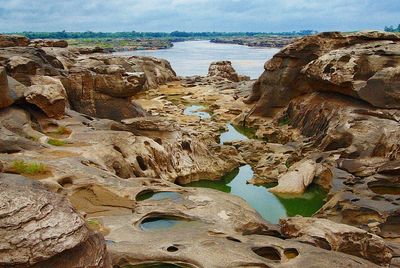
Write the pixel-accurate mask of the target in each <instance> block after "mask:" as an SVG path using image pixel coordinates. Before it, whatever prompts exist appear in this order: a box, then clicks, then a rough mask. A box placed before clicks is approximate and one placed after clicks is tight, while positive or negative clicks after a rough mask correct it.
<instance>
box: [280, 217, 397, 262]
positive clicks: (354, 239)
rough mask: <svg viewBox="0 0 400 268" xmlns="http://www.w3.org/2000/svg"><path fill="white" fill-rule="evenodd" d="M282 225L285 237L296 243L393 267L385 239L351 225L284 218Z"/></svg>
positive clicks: (311, 219)
mask: <svg viewBox="0 0 400 268" xmlns="http://www.w3.org/2000/svg"><path fill="white" fill-rule="evenodd" d="M280 225H281V232H282V234H283V235H284V236H285V237H287V238H295V240H296V241H301V242H304V243H307V244H312V245H315V246H318V247H321V248H325V249H328V250H334V251H340V252H344V253H347V254H350V255H355V256H359V257H362V258H365V259H367V260H370V261H372V262H374V263H377V264H379V265H388V264H390V260H391V258H392V252H391V250H390V249H389V247H388V246H387V245H386V244H385V241H384V240H383V239H382V238H380V237H379V236H377V235H374V234H371V233H368V232H366V231H364V230H362V229H358V228H355V227H352V226H349V225H345V224H338V223H334V222H332V221H329V220H325V219H317V218H303V217H294V218H288V219H283V220H281V222H280Z"/></svg>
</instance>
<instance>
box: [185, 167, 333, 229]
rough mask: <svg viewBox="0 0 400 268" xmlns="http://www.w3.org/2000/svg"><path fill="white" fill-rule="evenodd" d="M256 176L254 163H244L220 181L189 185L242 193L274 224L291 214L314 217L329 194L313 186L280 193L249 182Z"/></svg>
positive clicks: (245, 198) (240, 194) (243, 196)
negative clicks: (298, 191)
mask: <svg viewBox="0 0 400 268" xmlns="http://www.w3.org/2000/svg"><path fill="white" fill-rule="evenodd" d="M252 177H253V170H252V168H251V166H250V165H245V166H242V167H240V168H238V169H236V170H234V171H232V172H230V173H228V174H227V175H225V176H224V177H222V179H221V180H217V181H208V180H202V181H196V182H192V183H189V184H185V185H184V186H187V187H203V188H212V189H216V190H219V191H222V192H226V193H231V194H234V195H237V196H240V197H241V198H243V199H244V200H246V201H247V203H249V204H250V205H251V206H252V207H253V208H254V209H255V210H257V211H258V213H260V215H261V216H262V217H263V218H264V219H266V220H268V221H269V222H272V223H278V222H279V219H280V218H284V217H287V216H295V215H302V216H311V215H312V214H314V213H315V212H316V211H317V210H318V209H319V208H321V207H322V205H323V204H324V199H325V197H326V193H325V191H324V190H322V189H321V188H320V187H318V186H316V185H311V186H310V187H309V188H308V189H307V191H306V192H305V193H304V194H302V195H296V196H293V195H291V196H278V195H275V194H273V193H270V192H269V191H268V188H269V187H273V186H274V185H272V184H271V185H266V186H255V185H252V184H248V183H247V180H249V179H251V178H252Z"/></svg>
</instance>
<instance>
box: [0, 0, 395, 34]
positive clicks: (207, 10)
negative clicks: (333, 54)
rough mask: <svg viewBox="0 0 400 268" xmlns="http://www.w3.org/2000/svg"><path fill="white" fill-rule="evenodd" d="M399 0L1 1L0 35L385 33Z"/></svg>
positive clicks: (393, 20)
mask: <svg viewBox="0 0 400 268" xmlns="http://www.w3.org/2000/svg"><path fill="white" fill-rule="evenodd" d="M399 23H400V0H0V32H15V31H61V30H66V31H87V30H91V31H133V30H135V31H167V32H169V31H174V30H181V31H262V32H270V31H274V32H277V31H292V30H302V29H312V30H317V31H327V30H342V31H351V30H363V29H383V27H384V26H385V25H397V24H399Z"/></svg>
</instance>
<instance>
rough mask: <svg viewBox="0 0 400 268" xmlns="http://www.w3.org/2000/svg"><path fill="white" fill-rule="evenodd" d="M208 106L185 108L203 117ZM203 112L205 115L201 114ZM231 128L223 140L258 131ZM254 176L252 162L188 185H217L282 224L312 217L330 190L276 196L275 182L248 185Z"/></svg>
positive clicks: (229, 125) (215, 186)
mask: <svg viewBox="0 0 400 268" xmlns="http://www.w3.org/2000/svg"><path fill="white" fill-rule="evenodd" d="M204 109H205V107H204V106H201V105H192V106H189V107H187V108H186V109H185V111H184V113H185V114H188V115H197V116H200V117H201V118H204V116H210V114H209V113H207V112H204V111H203V110H204ZM200 113H201V114H200ZM227 128H228V131H226V132H223V133H222V134H221V136H220V143H221V144H223V143H225V142H232V141H241V140H247V139H249V138H253V137H254V132H253V131H252V130H251V129H248V128H245V127H243V128H240V127H234V126H233V125H232V124H230V123H228V124H227ZM252 177H253V170H252V168H251V166H250V165H245V166H242V167H240V168H238V169H236V170H234V171H232V172H230V173H228V174H226V175H225V176H224V177H222V178H221V179H220V180H217V181H209V180H201V181H197V182H192V183H189V184H186V185H184V186H188V187H203V188H213V189H216V190H219V191H222V192H226V193H231V194H234V195H237V196H240V197H241V198H243V199H244V200H246V201H247V203H249V204H250V205H251V206H252V207H253V208H254V209H255V210H257V211H258V213H260V215H261V216H262V217H263V218H264V219H266V220H268V221H270V222H272V223H278V222H279V219H280V218H284V217H287V216H289V217H291V216H296V215H302V216H311V215H313V214H314V213H315V212H316V211H317V210H318V209H320V208H321V207H322V205H323V204H324V199H325V197H326V192H325V191H324V190H323V189H322V188H320V187H318V186H316V185H311V186H310V187H308V189H307V191H306V192H305V193H304V194H302V195H276V194H273V193H270V192H269V191H268V188H270V187H273V186H275V185H272V184H271V185H265V186H255V185H252V184H248V183H247V180H249V179H251V178H252Z"/></svg>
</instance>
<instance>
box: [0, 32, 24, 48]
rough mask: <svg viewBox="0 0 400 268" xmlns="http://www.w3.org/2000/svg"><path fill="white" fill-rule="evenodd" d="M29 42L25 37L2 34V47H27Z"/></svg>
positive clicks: (0, 35)
mask: <svg viewBox="0 0 400 268" xmlns="http://www.w3.org/2000/svg"><path fill="white" fill-rule="evenodd" d="M29 42H30V41H29V39H28V38H26V37H24V36H20V35H5V34H0V47H18V46H19V47H25V46H28V45H29Z"/></svg>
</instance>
